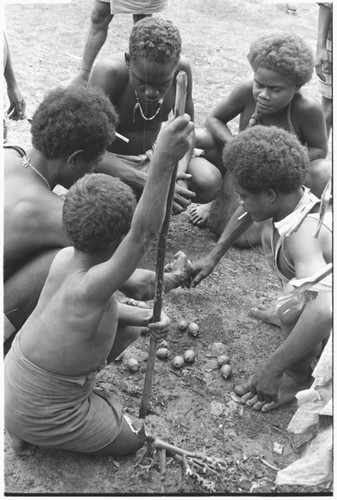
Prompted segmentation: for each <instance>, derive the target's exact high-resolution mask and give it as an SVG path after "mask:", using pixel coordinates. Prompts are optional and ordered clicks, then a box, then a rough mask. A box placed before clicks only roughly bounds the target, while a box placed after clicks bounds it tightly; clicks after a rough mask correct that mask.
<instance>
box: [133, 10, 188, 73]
mask: <svg viewBox="0 0 337 500" xmlns="http://www.w3.org/2000/svg"><path fill="white" fill-rule="evenodd" d="M180 53H181V38H180V34H179V31H178V29H177V28H176V27H175V26H174V24H173V23H172V22H171V21H169V20H166V19H162V18H160V17H147V18H145V19H142V20H141V21H138V22H137V23H136V24H135V25H134V26H133V28H132V31H131V35H130V39H129V54H130V58H131V59H132V58H135V57H146V58H147V59H150V60H152V61H156V62H159V63H169V62H173V63H174V64H175V65H177V64H178V62H179V58H180Z"/></svg>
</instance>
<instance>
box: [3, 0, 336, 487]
mask: <svg viewBox="0 0 337 500" xmlns="http://www.w3.org/2000/svg"><path fill="white" fill-rule="evenodd" d="M92 3H93V2H92V1H91V0H73V1H72V3H71V4H68V5H26V6H25V5H6V7H5V14H6V24H7V34H8V40H9V44H10V48H11V53H12V58H13V60H14V64H15V68H16V73H17V78H18V81H19V82H20V87H21V89H22V91H23V93H24V95H25V96H26V99H27V102H28V114H29V115H31V114H32V113H33V112H34V109H35V108H36V106H37V104H38V103H39V102H40V101H41V99H42V97H43V95H44V93H45V92H46V91H47V90H48V89H50V88H51V87H54V86H56V85H59V84H60V83H62V82H64V81H66V80H68V79H69V78H70V77H72V76H73V75H74V74H75V73H76V69H77V67H78V66H79V63H80V61H79V58H80V56H81V53H82V49H83V45H84V40H85V35H86V32H87V29H88V26H89V15H90V11H91V7H92ZM285 5H286V4H285V3H279V4H273V3H270V2H268V3H267V2H262V1H259V0H255V1H253V0H251V1H249V0H241V1H239V2H230V1H228V0H188V1H187V0H171V5H170V7H169V8H168V9H167V10H166V11H165V12H163V13H162V14H161V15H162V16H163V17H164V16H165V17H167V18H169V19H171V20H172V21H173V22H174V23H175V24H176V25H177V26H178V27H179V29H180V32H181V35H182V40H183V53H184V54H185V55H186V56H188V57H189V58H190V60H191V63H192V68H193V72H194V99H195V114H196V117H195V122H196V124H197V125H198V126H203V123H204V120H205V117H206V115H207V113H208V111H209V110H210V109H211V108H213V106H215V104H216V103H217V102H218V101H219V99H221V98H222V97H223V96H225V95H226V94H227V93H228V92H229V91H230V90H231V89H232V88H233V86H234V85H236V84H237V83H238V82H240V81H241V80H242V79H243V78H246V77H248V76H250V75H251V70H250V67H249V64H248V62H247V60H246V54H247V52H248V49H249V45H250V42H251V41H252V40H253V39H254V38H255V37H258V36H260V35H263V34H266V33H269V32H278V31H289V32H295V33H298V34H301V35H302V36H304V37H305V39H306V40H307V42H308V43H309V44H310V45H311V46H312V48H313V50H314V49H315V43H316V31H317V15H318V7H317V5H316V4H314V3H311V4H298V6H297V7H298V8H297V12H296V15H291V14H289V13H287V11H286V6H285ZM131 27H132V18H131V16H128V15H119V16H117V17H115V18H114V20H113V21H112V23H111V27H110V33H109V37H108V41H107V43H106V45H105V46H104V48H103V50H102V51H101V54H100V57H103V56H106V55H108V54H109V53H110V52H111V51H125V50H127V39H128V34H129V31H130V29H131ZM304 91H305V92H308V93H309V94H311V95H312V96H313V97H315V98H316V99H318V100H319V99H320V96H319V93H318V84H317V78H316V77H315V76H314V77H313V79H312V82H310V84H308V85H307V86H306V87H305V89H304ZM234 125H235V124H234ZM233 130H235V128H233ZM9 138H10V140H11V141H12V142H16V143H18V144H20V145H22V146H26V147H27V146H29V141H30V135H29V124H28V122H27V121H25V122H20V123H13V122H11V129H10V131H9ZM214 241H215V240H214V237H213V236H212V234H211V233H210V232H209V231H208V230H207V229H206V230H200V229H197V228H195V227H194V226H192V225H191V224H190V223H189V218H188V214H187V213H185V214H183V215H181V216H180V217H175V218H172V220H171V226H170V232H169V237H168V245H167V261H168V262H169V261H171V260H173V256H174V254H175V252H176V251H177V250H179V249H181V250H183V251H185V252H186V253H187V254H188V255H189V257H190V258H191V259H192V260H195V259H197V258H198V257H199V256H201V255H203V254H205V253H206V252H208V251H209V249H210V248H211V247H212V245H213V244H214ZM155 256H156V244H153V245H152V248H151V250H150V251H149V253H148V255H147V256H146V259H145V260H144V262H143V263H142V265H143V267H149V268H151V269H154V265H155ZM279 290H280V286H279V283H278V282H277V280H276V278H275V277H274V275H273V272H272V271H271V270H270V269H269V267H268V266H267V265H266V263H265V261H264V257H263V254H262V250H261V249H260V248H257V249H251V250H238V249H235V248H233V249H231V250H230V251H229V252H228V253H227V255H226V256H225V257H224V258H223V259H222V261H221V262H220V264H219V265H218V266H217V268H216V269H215V272H214V273H213V274H212V276H210V277H209V278H207V279H206V280H205V281H204V282H202V284H201V285H200V286H199V287H198V288H197V289H195V290H183V289H179V290H176V291H174V292H172V293H170V294H169V295H168V296H165V300H164V308H165V311H166V312H167V313H168V314H169V316H170V317H171V319H172V329H171V333H170V336H169V338H168V343H169V349H170V351H171V355H170V358H169V359H168V361H160V360H157V361H156V366H155V377H154V384H153V390H152V398H151V408H152V414H151V415H149V416H148V417H147V418H146V421H147V422H148V424H149V427H150V429H151V432H153V433H154V434H155V435H157V436H158V437H160V438H161V439H163V440H166V441H168V442H170V443H174V444H175V445H177V446H180V447H182V448H185V449H188V450H190V451H204V452H205V453H206V454H207V455H209V456H213V457H222V458H223V459H224V460H225V461H226V464H227V471H226V472H225V473H222V474H221V475H219V476H211V475H210V474H208V475H206V476H205V477H207V478H208V479H209V480H211V481H213V485H214V491H216V492H217V493H218V494H219V493H220V494H221V493H222V494H227V495H228V494H252V495H255V494H260V493H264V494H275V493H278V494H282V493H295V494H296V493H302V494H303V493H304V494H305V493H307V494H310V493H319V492H330V490H329V489H328V487H326V488H325V487H320V488H308V487H298V486H297V487H294V486H283V487H276V486H275V483H274V481H275V477H276V469H282V468H284V467H286V466H287V465H289V464H290V463H292V462H293V461H294V460H296V459H297V458H299V456H300V451H301V447H300V443H296V441H294V440H293V438H290V436H287V434H286V428H287V425H288V423H289V421H290V419H291V417H292V415H293V414H294V412H295V410H296V403H295V402H293V403H291V404H288V405H286V406H284V407H282V408H280V409H276V410H274V411H272V412H271V413H269V414H260V413H259V412H254V411H252V410H250V409H249V408H247V407H244V406H241V405H240V404H238V403H237V402H236V401H235V400H234V399H233V394H232V393H233V387H234V385H235V384H237V383H238V382H239V381H241V380H243V379H246V378H248V377H250V375H251V374H252V373H253V370H254V367H255V366H256V365H257V364H259V363H261V362H262V360H264V359H265V357H266V356H268V354H269V353H270V352H272V351H273V349H275V348H276V347H277V346H278V345H279V344H280V342H281V334H280V331H279V329H278V328H276V327H273V326H270V325H267V324H264V323H262V322H261V321H259V320H258V319H255V318H253V317H252V316H250V313H249V311H250V309H251V307H253V306H256V305H258V304H262V303H266V304H267V303H269V302H270V301H271V300H273V299H275V298H276V297H277V294H278V292H279ZM121 299H122V300H123V299H124V297H122V296H121ZM180 319H186V320H187V321H189V322H191V321H195V322H196V323H197V324H198V325H199V327H200V335H199V336H198V337H196V338H192V337H190V336H188V335H187V333H182V332H179V331H178V330H177V322H178V321H179V320H180ZM217 343H221V345H218V344H217ZM214 344H215V345H214ZM188 348H192V349H194V351H195V352H196V361H195V363H194V364H192V365H185V366H184V368H183V369H182V370H180V371H177V370H174V369H173V368H172V366H171V360H172V358H173V357H174V356H175V355H177V354H182V353H183V352H184V351H185V350H186V349H188ZM147 351H148V337H141V338H140V340H139V342H138V343H137V344H136V345H134V346H132V347H131V348H129V349H128V350H127V352H126V354H125V357H124V360H123V361H122V362H120V363H115V364H113V365H110V366H109V367H107V368H105V369H104V370H103V371H102V372H101V373H100V375H99V385H100V386H101V387H103V388H105V389H108V390H111V391H116V393H117V394H118V396H119V397H120V398H121V399H122V401H123V402H124V405H125V407H126V408H127V410H128V411H129V412H130V413H131V414H132V415H134V416H136V417H137V416H138V412H139V407H140V401H141V395H142V390H143V381H144V373H145V369H146V357H147ZM222 352H223V353H226V354H228V355H229V356H230V358H231V364H232V368H233V374H232V377H231V378H229V379H227V380H225V379H223V378H221V376H220V373H219V370H218V369H217V363H216V358H217V355H218V354H219V353H222ZM130 356H133V357H136V358H137V359H138V361H139V362H140V366H141V368H140V371H139V372H138V373H136V374H130V372H129V371H128V369H127V367H126V363H125V362H126V359H127V358H128V357H130ZM4 443H5V492H6V493H9V494H16V495H20V494H27V493H28V494H32V495H34V494H52V495H58V494H68V495H72V494H73V495H80V494H91V495H95V494H101V495H102V494H103V495H109V494H111V495H114V496H118V495H119V494H120V495H128V494H130V495H138V496H140V495H143V494H154V495H155V494H160V492H161V486H160V472H159V458H158V454H157V453H156V452H154V451H153V450H152V451H150V452H149V454H148V455H147V456H145V457H144V459H143V460H142V462H141V463H140V464H139V465H137V466H135V465H136V461H137V459H136V458H135V457H127V458H123V459H116V458H114V457H111V458H93V457H90V456H84V455H80V454H76V453H68V452H63V451H51V450H42V449H35V450H33V453H32V455H30V456H27V457H17V456H16V455H15V454H14V452H13V450H12V448H11V446H10V439H9V437H8V435H6V433H5V441H4ZM274 443H279V444H281V445H283V447H284V451H283V454H282V455H278V454H276V453H275V452H274V451H273V449H274ZM271 466H272V467H271ZM166 493H168V494H171V495H172V494H173V495H174V494H180V495H187V494H194V495H198V494H203V493H207V491H205V490H204V489H202V488H201V487H200V486H199V485H197V484H195V483H194V482H193V481H192V480H191V479H187V478H185V477H184V475H183V474H182V472H181V468H180V465H179V463H178V462H177V461H175V460H173V459H169V460H168V465H167V479H166Z"/></svg>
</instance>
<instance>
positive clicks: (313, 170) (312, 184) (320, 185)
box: [305, 159, 332, 198]
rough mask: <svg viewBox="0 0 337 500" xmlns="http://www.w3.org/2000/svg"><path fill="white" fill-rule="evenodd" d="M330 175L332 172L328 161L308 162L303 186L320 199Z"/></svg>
mask: <svg viewBox="0 0 337 500" xmlns="http://www.w3.org/2000/svg"><path fill="white" fill-rule="evenodd" d="M331 175H332V171H331V161H330V160H328V159H321V160H313V161H312V162H310V170H309V173H308V175H307V178H306V180H305V185H306V186H307V187H308V188H309V189H310V190H311V192H312V193H314V194H315V195H316V196H317V197H318V198H320V197H321V196H322V193H323V191H324V188H325V186H326V185H327V183H328V181H329V179H330V177H331Z"/></svg>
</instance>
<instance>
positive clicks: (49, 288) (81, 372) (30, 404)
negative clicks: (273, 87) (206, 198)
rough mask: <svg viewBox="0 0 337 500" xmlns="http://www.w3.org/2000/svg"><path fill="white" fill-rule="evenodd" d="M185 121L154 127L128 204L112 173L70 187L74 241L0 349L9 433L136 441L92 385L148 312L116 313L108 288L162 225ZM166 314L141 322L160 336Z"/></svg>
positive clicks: (100, 450) (42, 438)
mask: <svg viewBox="0 0 337 500" xmlns="http://www.w3.org/2000/svg"><path fill="white" fill-rule="evenodd" d="M193 129H194V125H193V122H191V120H190V117H189V116H188V115H187V114H185V115H183V116H181V117H178V118H176V119H174V120H173V121H171V122H170V123H169V124H168V126H167V127H165V129H163V130H162V131H161V133H160V135H159V137H158V143H157V147H156V151H155V153H154V156H153V160H152V162H151V167H150V171H149V175H148V181H147V183H146V186H145V188H144V190H143V194H142V197H141V199H140V201H139V203H138V205H137V207H136V209H135V205H136V200H135V197H134V194H133V193H132V190H131V188H130V187H129V186H127V185H125V184H124V183H123V182H122V181H120V180H119V179H114V178H113V177H111V176H107V175H104V174H89V175H86V176H85V177H83V178H81V179H80V180H79V181H77V183H76V184H75V185H74V186H72V187H71V188H70V190H69V192H68V194H67V196H66V199H65V202H64V206H63V224H64V226H65V230H66V232H67V234H68V237H69V240H70V241H71V242H72V244H73V247H67V248H64V249H62V250H61V251H60V252H59V253H58V254H57V256H56V257H55V259H54V261H53V263H52V265H51V268H50V272H49V274H48V278H47V280H46V283H45V286H44V288H43V290H42V293H41V296H40V299H39V302H38V305H37V307H36V309H35V310H34V311H33V313H32V314H31V316H30V317H29V318H28V320H27V321H26V323H25V324H24V326H23V327H22V329H21V330H20V332H18V334H17V335H16V337H15V339H14V342H13V345H12V347H11V349H10V351H9V352H8V354H7V356H6V358H5V363H4V364H5V426H6V429H7V431H8V432H9V433H10V434H11V435H14V436H16V437H18V438H20V439H21V440H23V441H25V442H28V443H31V444H34V445H38V446H42V447H48V448H60V449H67V450H72V451H77V452H84V453H94V454H98V455H110V454H113V455H126V454H129V453H133V452H134V451H136V450H137V449H138V448H140V447H141V446H142V444H143V441H142V440H140V439H139V438H138V436H137V435H136V432H135V429H134V425H136V424H133V423H132V422H131V421H130V418H129V417H126V416H124V415H123V411H122V407H121V404H120V403H119V402H118V400H116V399H115V398H113V397H111V394H108V393H102V392H97V391H96V390H94V389H93V385H94V382H95V377H96V373H97V371H98V370H99V369H100V367H101V366H102V364H103V363H104V362H105V360H107V361H108V362H109V361H110V360H112V359H115V358H116V356H118V355H119V354H120V353H121V352H122V351H124V349H125V348H126V347H127V346H128V345H129V344H130V343H131V342H133V341H134V340H135V339H136V338H137V337H138V335H139V330H140V328H137V327H141V326H147V325H149V323H150V321H151V317H152V310H150V309H140V310H139V311H138V312H137V313H134V314H132V313H131V314H130V313H129V314H124V312H123V307H122V308H121V307H120V306H119V305H118V303H117V301H116V299H115V297H114V292H116V291H117V290H118V289H119V288H120V287H121V286H122V284H123V283H124V282H125V280H126V279H128V278H129V277H130V276H131V274H132V273H133V272H134V270H135V269H136V267H137V264H138V262H139V261H140V259H141V258H142V257H143V256H144V254H145V252H146V250H147V249H148V247H149V245H150V243H151V241H152V240H153V238H154V237H156V235H157V234H158V232H159V230H160V228H161V225H162V223H163V220H164V216H165V211H166V202H167V195H168V191H169V186H170V181H171V177H172V172H173V169H174V167H175V164H176V162H177V161H178V160H179V159H180V158H181V157H182V156H183V155H184V154H185V153H186V151H187V150H188V147H189V141H190V140H191V135H192V133H193ZM134 209H135V211H134ZM133 212H134V213H133ZM131 219H132V220H131ZM131 309H135V308H131ZM169 324H170V321H169V319H168V318H167V316H165V314H162V317H161V320H160V322H158V323H155V324H152V325H151V324H150V325H149V326H150V329H151V330H152V334H153V335H155V336H156V338H157V340H160V339H162V338H164V337H166V335H167V333H168V327H169ZM138 423H139V422H138Z"/></svg>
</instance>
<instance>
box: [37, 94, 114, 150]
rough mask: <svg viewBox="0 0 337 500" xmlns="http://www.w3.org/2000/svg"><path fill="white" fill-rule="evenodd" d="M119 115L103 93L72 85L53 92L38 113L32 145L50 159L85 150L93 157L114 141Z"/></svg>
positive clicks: (46, 97)
mask: <svg viewBox="0 0 337 500" xmlns="http://www.w3.org/2000/svg"><path fill="white" fill-rule="evenodd" d="M117 122H118V116H117V113H116V111H115V109H114V107H113V105H112V104H111V102H110V100H109V99H108V97H107V96H106V95H105V94H104V93H103V91H102V90H100V89H96V88H83V87H79V86H69V87H67V88H56V89H54V90H52V91H50V92H49V93H48V94H47V95H46V96H45V98H44V99H43V101H42V102H41V104H40V105H39V106H38V108H37V110H36V111H35V113H34V116H33V119H32V126H31V134H32V144H33V146H34V147H35V148H36V149H38V150H39V151H41V152H42V153H43V154H44V155H45V157H46V158H48V159H54V158H65V157H69V156H70V155H71V154H72V153H74V152H75V151H78V150H83V151H84V155H85V157H87V158H89V159H90V158H93V157H95V156H96V155H97V154H99V153H101V152H102V151H104V149H105V148H106V147H107V146H108V145H109V144H111V142H113V140H114V138H115V130H116V125H117Z"/></svg>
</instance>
